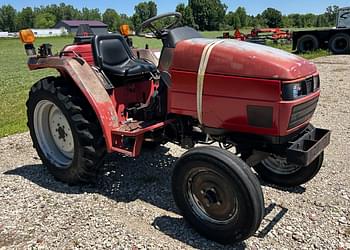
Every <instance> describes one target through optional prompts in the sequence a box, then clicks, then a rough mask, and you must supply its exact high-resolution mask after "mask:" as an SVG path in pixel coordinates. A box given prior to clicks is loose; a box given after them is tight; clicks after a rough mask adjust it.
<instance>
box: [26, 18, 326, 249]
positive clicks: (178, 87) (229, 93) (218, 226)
mask: <svg viewBox="0 0 350 250" xmlns="http://www.w3.org/2000/svg"><path fill="white" fill-rule="evenodd" d="M169 17H172V18H174V19H173V20H174V22H173V23H172V25H169V26H167V27H164V28H155V26H154V25H153V23H154V22H156V21H159V20H163V19H167V20H168V18H169ZM180 20H181V14H179V13H176V12H175V13H168V14H164V15H160V16H156V17H153V18H151V19H149V20H147V21H145V22H144V23H143V24H142V28H143V29H147V28H149V29H150V30H151V31H152V32H153V34H154V35H155V36H156V37H157V38H158V39H161V40H162V42H163V48H162V51H161V54H160V57H159V58H157V57H156V56H155V55H154V53H153V51H152V50H150V49H149V48H145V49H134V48H130V45H128V43H127V41H126V38H125V36H122V35H120V34H106V35H96V36H95V35H92V34H86V33H85V36H83V37H79V36H78V37H77V38H76V39H75V40H74V43H73V44H70V45H67V46H65V47H64V48H63V49H62V50H61V51H60V53H58V54H56V55H53V53H52V48H51V47H52V46H51V45H49V44H42V45H41V46H40V47H39V50H38V53H37V52H36V49H35V47H34V41H35V37H34V35H33V33H32V32H31V31H30V30H22V31H21V32H20V37H21V40H22V41H23V43H24V44H25V50H26V52H27V54H28V55H29V59H28V67H29V69H30V70H38V69H47V68H53V69H56V70H57V71H58V74H59V76H48V77H46V78H43V79H41V80H39V81H38V82H37V83H35V84H34V85H33V86H32V88H31V90H30V92H29V98H28V101H27V103H26V105H27V117H28V127H29V131H30V135H31V138H32V140H33V145H34V147H35V149H36V150H37V152H38V155H39V156H40V158H41V160H42V162H43V164H44V165H46V166H47V168H48V170H49V171H50V173H51V174H52V175H53V176H55V177H56V178H57V179H59V180H61V181H63V182H67V183H70V184H76V183H80V182H90V181H93V180H94V179H95V178H96V173H97V170H98V169H99V167H100V166H101V164H102V163H103V159H104V156H105V154H106V153H120V154H121V155H124V156H129V157H137V156H138V155H140V154H141V152H142V148H143V146H144V142H154V143H161V142H172V143H175V144H178V145H180V146H181V147H183V148H186V149H189V150H188V151H187V152H186V153H185V154H184V155H182V156H181V157H180V158H179V159H178V160H177V162H176V163H175V167H174V170H173V176H172V192H173V196H174V200H175V203H176V204H177V206H178V208H179V212H180V213H181V214H182V215H183V216H184V218H185V219H186V220H187V221H188V222H189V223H190V224H191V225H192V226H193V227H194V228H195V229H196V230H197V231H198V232H199V233H201V234H203V235H204V236H206V237H208V238H210V239H213V240H215V241H218V242H220V243H231V242H238V241H242V240H244V239H246V238H248V237H250V236H251V235H253V234H254V233H255V231H256V230H257V229H258V228H259V225H260V223H261V221H262V219H263V216H264V197H263V193H262V190H261V186H260V183H259V181H258V179H257V177H256V176H255V174H254V173H253V171H252V170H251V168H254V169H255V170H256V172H257V173H258V174H259V175H260V177H261V178H262V179H264V180H265V181H267V182H269V183H274V184H277V185H281V186H297V185H300V184H303V183H305V182H307V181H309V180H310V179H312V178H313V177H314V176H315V175H316V174H317V173H318V171H319V170H320V168H321V166H322V162H323V151H324V149H325V148H326V147H327V145H328V144H329V142H330V131H328V130H326V129H320V128H315V127H313V126H312V125H311V124H310V120H311V117H312V116H313V113H314V112H315V110H316V106H317V103H318V99H319V95H320V78H319V73H318V71H317V69H316V67H315V65H314V64H313V63H311V62H308V61H306V60H304V59H302V58H300V57H297V56H295V55H292V54H289V53H286V52H284V51H280V50H277V49H274V48H271V47H267V46H261V45H258V44H251V43H245V42H241V41H237V40H216V39H206V38H203V37H202V35H201V34H200V33H199V32H197V31H196V30H194V29H192V28H189V27H177V26H176V25H177V24H178V23H179V22H180ZM215 142H217V143H219V145H221V148H219V147H214V146H202V147H195V145H196V144H212V143H215ZM231 147H235V153H233V152H231V151H228V150H227V149H229V148H231Z"/></svg>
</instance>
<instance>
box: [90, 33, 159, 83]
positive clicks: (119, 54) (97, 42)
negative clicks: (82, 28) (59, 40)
mask: <svg viewBox="0 0 350 250" xmlns="http://www.w3.org/2000/svg"><path fill="white" fill-rule="evenodd" d="M92 51H93V55H94V60H95V64H96V66H98V67H99V68H100V69H102V70H103V71H104V72H105V73H106V74H107V75H113V76H115V77H119V78H120V77H121V78H129V77H130V78H133V79H134V78H135V77H136V78H137V77H144V76H145V75H149V74H150V73H155V72H157V67H156V66H155V65H154V64H152V63H150V62H146V61H143V60H138V59H136V58H135V56H134V55H133V53H132V51H131V50H130V48H129V46H128V44H127V43H126V41H125V39H124V37H122V36H121V35H118V34H109V35H100V36H95V38H94V39H93V40H92Z"/></svg>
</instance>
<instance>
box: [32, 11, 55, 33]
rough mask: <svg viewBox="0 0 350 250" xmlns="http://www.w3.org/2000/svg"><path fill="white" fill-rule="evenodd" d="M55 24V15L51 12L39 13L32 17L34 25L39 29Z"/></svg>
mask: <svg viewBox="0 0 350 250" xmlns="http://www.w3.org/2000/svg"><path fill="white" fill-rule="evenodd" d="M55 24H56V17H55V16H54V15H53V14H51V13H40V14H38V15H37V16H36V17H35V19H34V27H35V28H39V29H45V28H52V27H54V26H55Z"/></svg>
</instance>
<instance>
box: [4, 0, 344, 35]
mask: <svg viewBox="0 0 350 250" xmlns="http://www.w3.org/2000/svg"><path fill="white" fill-rule="evenodd" d="M338 9H339V7H338V6H335V5H334V6H329V7H328V8H327V9H326V10H325V13H323V14H320V15H316V14H312V13H309V14H289V15H283V14H282V12H281V11H279V10H277V9H274V8H267V9H266V10H264V11H263V12H262V13H260V14H257V15H255V16H254V15H249V14H248V13H247V12H246V10H245V8H244V7H241V6H240V7H238V8H237V9H236V10H234V11H232V10H231V11H228V8H227V6H226V5H225V4H223V3H222V2H221V1H220V0H189V1H188V4H187V5H186V4H183V3H182V4H179V5H177V7H176V11H178V12H180V13H181V14H182V15H183V20H182V24H183V25H187V26H191V27H194V28H196V29H198V30H202V31H204V30H208V31H211V30H228V29H233V28H236V27H238V28H245V27H285V28H307V27H331V26H334V25H335V20H336V14H337V11H338ZM155 15H157V5H156V3H155V2H153V1H148V2H141V3H139V4H137V5H136V6H135V8H134V14H133V15H132V16H128V15H126V14H121V13H118V12H117V11H116V10H114V9H110V8H109V9H106V10H105V11H104V12H103V13H101V11H100V10H99V9H98V8H93V9H89V8H82V9H77V8H75V7H74V6H72V5H66V4H64V3H60V4H58V5H57V4H51V5H46V6H40V7H34V8H32V7H26V8H23V9H22V10H19V11H18V10H16V9H15V8H14V7H12V6H11V5H2V6H1V8H0V31H9V32H15V31H18V30H20V29H24V28H52V27H54V26H55V24H56V23H57V22H58V21H60V20H101V21H103V22H104V23H106V24H107V25H108V29H109V30H110V31H115V30H117V29H118V27H119V26H120V25H121V24H129V25H130V26H131V27H133V28H135V29H136V30H137V29H138V27H139V26H140V24H141V23H142V22H143V21H145V20H146V19H148V18H150V17H153V16H155Z"/></svg>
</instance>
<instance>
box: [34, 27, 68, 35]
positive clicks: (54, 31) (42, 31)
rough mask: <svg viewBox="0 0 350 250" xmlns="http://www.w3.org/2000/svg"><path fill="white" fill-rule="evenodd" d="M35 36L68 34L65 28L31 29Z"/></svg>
mask: <svg viewBox="0 0 350 250" xmlns="http://www.w3.org/2000/svg"><path fill="white" fill-rule="evenodd" d="M32 31H33V33H34V34H35V36H37V37H48V36H62V35H66V34H68V32H67V30H66V29H64V28H61V29H32Z"/></svg>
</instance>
